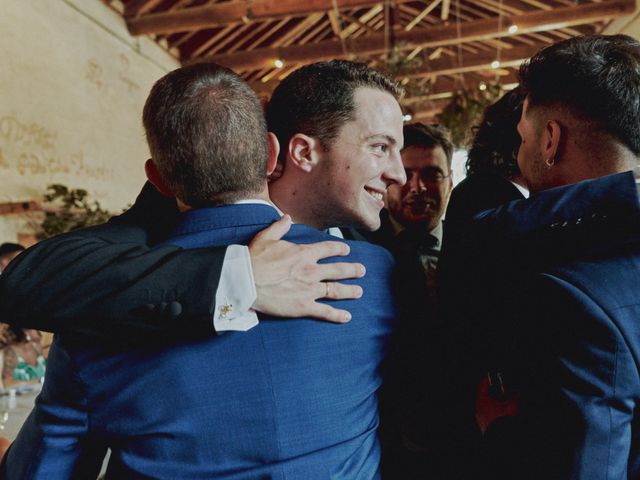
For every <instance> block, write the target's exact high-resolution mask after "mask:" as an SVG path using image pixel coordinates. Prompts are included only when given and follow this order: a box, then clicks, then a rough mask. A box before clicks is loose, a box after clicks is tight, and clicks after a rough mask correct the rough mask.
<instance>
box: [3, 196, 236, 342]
mask: <svg viewBox="0 0 640 480" xmlns="http://www.w3.org/2000/svg"><path fill="white" fill-rule="evenodd" d="M145 188H146V187H145ZM144 193H145V192H144V191H143V194H142V195H141V198H142V197H144ZM145 201H147V199H145V198H142V201H141V199H140V198H139V199H138V201H137V202H136V205H134V207H133V208H132V209H131V210H130V211H128V212H126V213H125V214H124V215H122V216H121V217H119V218H117V219H115V220H113V221H111V222H109V223H107V224H104V225H100V226H98V227H92V228H88V229H85V230H80V231H77V232H72V233H69V234H65V235H61V236H58V237H54V238H51V239H48V240H46V241H44V242H41V243H39V244H37V245H35V246H34V247H32V248H30V249H28V250H27V251H26V252H23V253H22V254H21V255H20V256H19V257H17V258H16V260H14V262H12V263H11V264H10V265H9V267H8V268H7V269H6V270H5V271H4V272H3V273H2V275H0V318H1V319H2V321H3V322H6V323H10V324H12V325H16V326H19V327H23V328H36V329H39V330H45V331H51V332H56V333H59V332H74V333H81V334H90V335H98V336H105V335H107V336H117V337H125V338H126V337H129V336H136V335H154V336H167V337H169V336H174V337H175V336H176V334H179V333H180V332H188V333H189V334H202V333H207V334H211V333H213V332H214V329H213V323H212V318H213V312H214V310H215V293H216V289H217V286H218V282H219V278H220V272H221V269H222V264H223V261H224V255H225V249H224V248H207V249H193V250H182V249H180V248H178V247H168V246H167V247H165V246H163V247H157V248H152V247H149V246H148V243H149V242H150V241H153V236H154V235H155V236H161V235H162V234H163V233H162V232H161V231H158V228H157V227H156V225H159V224H160V225H163V226H164V227H167V225H168V224H170V223H171V221H173V220H172V219H173V218H175V215H176V213H175V212H174V211H171V210H168V209H167V208H166V206H159V207H157V205H156V206H154V208H155V209H154V208H148V207H147V206H146V205H144V202H145ZM152 203H153V202H152ZM174 208H175V207H174ZM163 212H164V215H166V217H165V218H163V217H162V215H163ZM145 222H146V223H145ZM158 222H161V223H158ZM154 229H155V230H154ZM178 327H179V328H178Z"/></svg>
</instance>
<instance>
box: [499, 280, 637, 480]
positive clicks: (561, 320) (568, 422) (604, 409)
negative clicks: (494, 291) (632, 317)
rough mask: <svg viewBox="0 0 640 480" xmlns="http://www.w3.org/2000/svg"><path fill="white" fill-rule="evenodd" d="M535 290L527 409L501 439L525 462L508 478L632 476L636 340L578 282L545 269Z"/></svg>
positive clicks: (504, 448) (516, 461)
mask: <svg viewBox="0 0 640 480" xmlns="http://www.w3.org/2000/svg"><path fill="white" fill-rule="evenodd" d="M528 292H529V296H530V300H529V307H530V310H529V314H528V315H526V316H525V319H526V325H523V328H522V331H523V332H524V335H523V337H526V339H525V341H523V342H521V345H525V344H526V343H527V341H528V342H529V348H523V349H522V350H521V353H522V355H523V357H525V358H524V362H527V361H528V362H530V364H529V368H528V370H529V374H528V375H527V377H528V378H527V379H526V381H525V382H524V384H525V387H524V389H523V392H522V398H521V405H520V415H519V416H518V417H516V418H515V420H514V421H512V424H511V425H510V428H509V435H505V436H504V437H503V438H502V439H501V441H502V442H503V443H502V445H501V444H500V443H498V444H497V448H498V451H499V452H500V453H502V454H504V452H509V453H508V454H507V455H508V456H510V457H511V458H510V462H511V463H512V464H513V465H515V466H516V468H518V469H519V475H518V476H517V477H509V478H536V479H537V478H549V479H555V478H563V479H564V478H572V479H580V480H591V479H593V480H596V479H617V478H626V477H627V463H628V460H629V453H630V449H631V448H632V438H631V430H632V422H633V421H634V410H635V409H636V405H635V403H636V399H637V398H638V395H639V392H638V385H639V384H640V379H639V378H638V371H637V368H636V365H635V361H634V359H633V356H632V353H631V351H630V349H629V345H628V344H627V342H626V340H625V338H624V336H623V334H622V333H621V331H620V330H619V328H618V326H617V325H616V323H615V322H614V321H613V319H612V318H611V317H610V315H609V313H608V312H607V311H606V310H605V309H604V308H603V307H602V306H600V305H598V304H597V303H596V302H595V301H594V300H593V299H592V298H590V296H589V295H588V294H587V293H585V292H584V291H582V290H581V289H579V288H577V287H576V286H574V285H572V284H570V283H568V282H566V281H564V280H562V279H560V278H558V277H554V276H550V275H540V276H538V277H537V278H536V279H535V280H534V282H533V284H532V287H531V289H530V290H528ZM514 445H517V448H513V447H514ZM495 453H497V452H495ZM523 472H527V474H529V475H531V477H526V475H525V476H523V475H522V474H523ZM514 473H515V472H514Z"/></svg>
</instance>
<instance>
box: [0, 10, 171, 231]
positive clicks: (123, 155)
mask: <svg viewBox="0 0 640 480" xmlns="http://www.w3.org/2000/svg"><path fill="white" fill-rule="evenodd" d="M0 31H1V32H2V37H1V41H0V59H1V61H2V65H1V66H0V95H1V97H2V101H1V102H0V203H4V202H15V201H23V200H28V199H34V198H38V197H39V196H40V195H41V194H42V192H44V190H45V189H46V186H47V185H48V184H51V183H62V184H65V185H67V186H69V187H73V188H85V189H87V190H88V191H89V192H90V194H91V195H92V196H93V197H94V198H96V199H97V200H99V201H100V202H101V203H102V204H103V205H104V206H105V207H106V208H108V209H110V210H112V211H119V210H121V209H123V208H124V207H126V206H127V205H128V204H130V203H131V202H133V200H134V199H135V195H136V193H137V192H138V191H139V189H140V186H141V185H142V183H143V181H144V172H143V163H144V160H145V159H146V158H147V157H148V149H147V146H146V143H145V139H144V132H143V129H142V125H141V120H140V118H141V112H142V106H143V104H144V100H145V98H146V96H147V94H148V92H149V89H150V88H151V85H152V84H153V82H154V81H155V80H157V79H158V78H160V77H161V76H162V75H163V74H164V73H166V72H167V71H169V70H172V69H173V68H176V67H177V66H178V63H177V61H176V60H175V59H174V58H172V57H171V56H170V55H168V54H167V53H166V52H165V51H163V50H162V49H161V48H159V47H158V46H157V45H156V44H154V43H153V42H151V41H150V40H149V39H147V38H133V37H131V36H130V35H129V34H128V32H127V30H126V27H125V25H124V22H123V20H122V18H121V17H120V16H119V15H118V14H117V13H116V12H114V11H113V10H111V9H110V8H109V7H107V6H106V5H104V4H103V3H102V2H101V1H100V0H28V1H25V0H3V1H2V14H1V15H0ZM28 224H29V217H28V216H27V215H24V214H21V215H10V216H0V242H3V241H15V240H16V238H17V234H18V232H19V231H24V230H28V229H29V225H28Z"/></svg>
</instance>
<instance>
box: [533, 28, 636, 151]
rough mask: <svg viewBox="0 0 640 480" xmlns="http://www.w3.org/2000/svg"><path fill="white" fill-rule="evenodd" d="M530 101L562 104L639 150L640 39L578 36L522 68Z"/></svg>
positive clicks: (547, 51) (546, 104)
mask: <svg viewBox="0 0 640 480" xmlns="http://www.w3.org/2000/svg"><path fill="white" fill-rule="evenodd" d="M520 84H521V86H522V89H523V93H524V94H525V95H526V96H528V101H529V105H530V106H531V107H532V108H535V107H537V106H547V107H554V106H555V107H558V106H559V107H561V108H563V109H566V110H569V111H570V112H571V113H572V114H574V115H576V116H577V117H578V118H582V119H584V120H587V121H590V122H593V124H594V128H600V129H602V130H604V131H605V132H607V133H609V134H610V135H612V136H614V137H615V138H617V139H618V140H619V141H621V142H622V143H623V144H625V145H626V146H627V147H628V148H629V149H630V150H631V151H632V152H633V153H635V154H636V155H637V154H639V153H640V134H639V133H640V132H639V131H638V125H640V42H638V41H637V40H635V39H633V38H631V37H629V36H626V35H610V36H608V35H591V36H584V37H575V38H570V39H567V40H563V41H561V42H558V43H556V44H554V45H550V46H548V47H546V48H544V49H542V50H541V51H539V52H538V53H537V54H536V55H534V56H533V57H532V58H531V59H530V60H529V61H528V62H525V63H524V64H523V65H522V66H521V67H520Z"/></svg>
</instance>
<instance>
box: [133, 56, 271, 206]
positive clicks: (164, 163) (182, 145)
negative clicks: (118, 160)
mask: <svg viewBox="0 0 640 480" xmlns="http://www.w3.org/2000/svg"><path fill="white" fill-rule="evenodd" d="M143 123H144V127H145V130H146V134H147V141H148V143H149V149H150V150H151V156H152V157H153V161H154V163H155V164H156V166H157V168H158V172H159V173H160V176H161V177H162V180H163V181H164V182H165V184H166V185H167V186H168V187H169V188H170V189H171V190H172V192H173V193H174V194H175V195H176V197H178V198H179V199H180V200H182V201H183V202H185V203H187V204H188V205H190V206H193V207H201V206H207V205H217V204H221V203H229V202H232V201H234V200H237V199H238V198H242V197H245V196H247V195H251V194H253V193H258V192H260V191H261V190H262V189H263V188H264V185H265V182H266V169H267V162H268V159H269V148H268V143H267V128H266V122H265V119H264V113H263V110H262V107H261V106H260V102H259V100H258V98H257V97H256V94H255V93H254V92H253V90H251V88H250V87H249V86H248V85H247V84H246V83H245V82H244V81H243V80H242V79H241V78H240V77H238V76H237V75H236V74H235V73H233V72H232V71H231V70H229V69H227V68H224V67H221V66H219V65H216V64H214V63H196V64H193V65H189V66H186V67H182V68H179V69H177V70H174V71H172V72H170V73H169V74H167V75H165V76H164V77H162V78H161V79H160V80H158V81H157V82H156V84H155V85H154V86H153V88H152V89H151V93H150V94H149V98H148V99H147V102H146V104H145V106H144V113H143Z"/></svg>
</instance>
